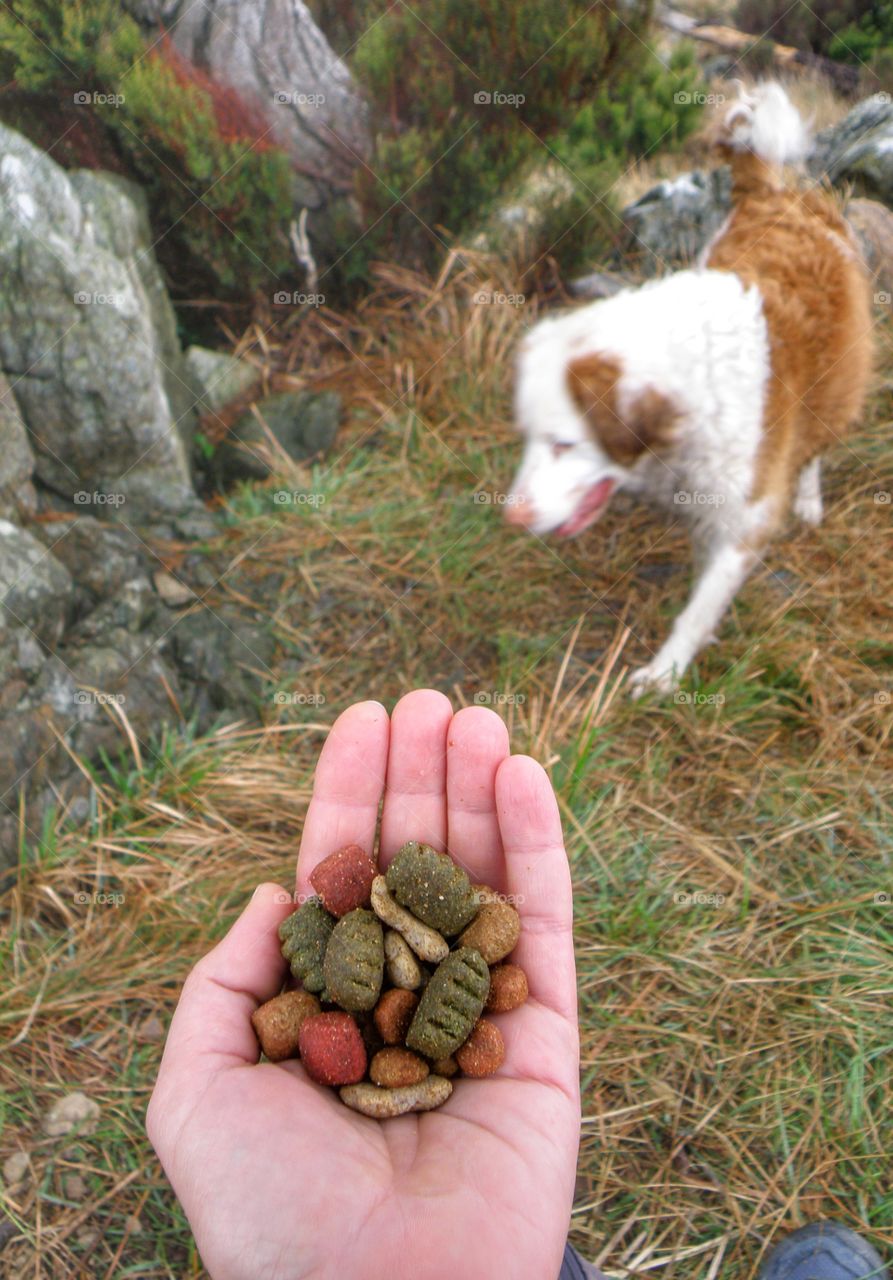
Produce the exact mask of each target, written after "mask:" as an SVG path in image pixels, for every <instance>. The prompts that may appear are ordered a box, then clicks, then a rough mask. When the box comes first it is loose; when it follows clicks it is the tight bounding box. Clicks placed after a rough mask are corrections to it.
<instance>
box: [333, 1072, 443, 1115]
mask: <svg viewBox="0 0 893 1280" xmlns="http://www.w3.org/2000/svg"><path fill="white" fill-rule="evenodd" d="M452 1092H453V1086H452V1084H451V1082H450V1081H449V1080H444V1079H443V1077H442V1076H426V1077H425V1079H424V1080H423V1081H422V1082H421V1083H420V1084H410V1085H405V1086H404V1087H403V1088H402V1089H380V1088H379V1087H378V1085H375V1084H352V1085H350V1086H348V1088H346V1089H341V1090H340V1093H341V1101H342V1102H345V1103H346V1104H347V1105H348V1106H349V1107H351V1108H352V1110H354V1111H360V1112H362V1114H363V1115H364V1116H371V1117H372V1118H373V1120H390V1119H391V1118H392V1117H394V1116H405V1115H406V1113H407V1112H409V1111H433V1110H434V1108H435V1107H439V1106H442V1105H443V1103H444V1102H446V1100H447V1098H448V1097H449V1096H450V1094H451V1093H452Z"/></svg>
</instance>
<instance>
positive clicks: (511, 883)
mask: <svg viewBox="0 0 893 1280" xmlns="http://www.w3.org/2000/svg"><path fill="white" fill-rule="evenodd" d="M496 808H497V811H498V813H499V826H500V830H501V832H502V843H503V848H504V850H505V867H506V888H507V890H508V892H509V893H510V894H511V895H512V896H513V898H514V900H515V904H516V906H517V907H518V910H519V911H520V913H521V938H520V940H519V942H518V945H517V947H516V948H515V952H514V955H513V957H512V958H513V959H514V960H516V961H517V963H518V964H519V965H521V967H522V969H523V970H524V972H525V973H526V974H527V981H528V983H529V984H530V992H531V995H532V996H533V997H534V999H536V1000H539V1001H540V1002H541V1003H542V1004H544V1005H547V1006H548V1007H549V1008H552V1009H555V1010H557V1011H558V1012H559V1013H562V1014H563V1015H564V1016H565V1017H567V1018H571V1019H574V1020H575V1019H576V1016H577V986H576V968H575V965H574V940H573V893H572V888H571V875H570V868H569V866H568V861H567V854H566V853H565V850H564V839H563V837H562V834H561V820H560V818H559V815H558V804H557V801H556V799H555V793H554V792H553V790H552V785H551V783H550V782H549V778H548V776H547V774H546V772H545V770H544V769H543V768H542V767H541V766H540V765H538V764H537V763H536V761H535V760H531V759H530V757H529V756H511V757H510V758H509V759H508V760H505V761H504V762H503V763H502V764H501V765H500V767H499V770H498V772H497V774H496Z"/></svg>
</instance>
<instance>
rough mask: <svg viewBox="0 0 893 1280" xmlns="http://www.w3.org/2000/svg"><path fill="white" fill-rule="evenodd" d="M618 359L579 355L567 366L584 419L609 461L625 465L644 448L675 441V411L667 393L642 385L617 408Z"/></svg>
mask: <svg viewBox="0 0 893 1280" xmlns="http://www.w3.org/2000/svg"><path fill="white" fill-rule="evenodd" d="M620 375H621V366H620V362H619V361H618V360H616V359H615V358H614V357H613V356H606V355H600V354H598V353H597V352H596V353H595V354H592V355H586V356H580V357H579V358H578V359H576V360H572V361H571V363H570V364H569V365H568V369H567V382H568V389H569V391H570V393H571V396H572V397H573V399H574V402H575V404H576V405H577V408H578V409H579V410H580V412H581V413H582V415H583V417H584V418H585V419H586V423H587V425H588V427H589V429H590V431H591V432H592V434H593V435H594V436H595V438H596V439H597V441H598V443H599V444H600V445H601V447H602V448H603V449H604V451H605V453H606V454H607V455H608V457H609V458H611V459H612V461H614V462H617V463H619V464H620V465H621V466H624V467H629V466H632V464H633V463H634V462H635V461H636V460H637V459H638V458H640V457H641V456H642V454H643V453H645V451H646V450H647V451H648V452H650V453H655V452H657V451H658V450H659V449H665V448H666V447H667V446H668V445H670V444H672V441H673V428H674V426H675V424H676V420H677V418H678V417H679V412H678V410H677V408H676V406H675V405H674V404H673V403H672V401H671V400H670V398H669V397H668V396H665V395H664V394H663V393H662V392H660V391H658V390H657V389H656V388H655V387H646V388H645V389H644V390H643V391H641V392H640V393H639V394H638V395H637V396H636V397H635V399H634V400H632V401H631V402H630V403H629V405H628V407H627V408H626V409H625V410H624V412H623V414H621V412H620V409H619V405H618V400H617V384H618V382H619V380H620Z"/></svg>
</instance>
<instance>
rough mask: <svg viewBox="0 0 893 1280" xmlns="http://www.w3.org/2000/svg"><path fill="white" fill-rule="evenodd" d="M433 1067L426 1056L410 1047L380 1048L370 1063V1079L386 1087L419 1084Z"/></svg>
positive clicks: (392, 1087) (393, 1087) (395, 1087)
mask: <svg viewBox="0 0 893 1280" xmlns="http://www.w3.org/2000/svg"><path fill="white" fill-rule="evenodd" d="M430 1070H431V1068H430V1067H429V1066H428V1064H427V1062H426V1061H425V1059H424V1058H420V1057H419V1056H418V1054H416V1053H410V1052H409V1050H408V1049H396V1048H391V1049H380V1050H379V1052H378V1053H377V1054H376V1055H375V1057H374V1058H373V1059H372V1061H371V1062H370V1063H369V1079H370V1080H371V1081H372V1083H373V1084H380V1085H382V1086H383V1087H384V1088H386V1089H400V1088H402V1087H403V1086H404V1085H408V1084H419V1082H420V1081H422V1080H424V1078H425V1076H426V1075H427V1074H428V1072H429V1071H430Z"/></svg>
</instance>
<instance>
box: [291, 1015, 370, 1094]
mask: <svg viewBox="0 0 893 1280" xmlns="http://www.w3.org/2000/svg"><path fill="white" fill-rule="evenodd" d="M299 1047H300V1050H301V1061H302V1062H303V1064H304V1067H305V1069H306V1071H307V1074H308V1076H309V1077H310V1079H311V1080H315V1081H316V1083H317V1084H332V1085H342V1084H356V1083H357V1081H359V1080H362V1078H363V1076H364V1075H365V1074H366V1046H365V1045H364V1044H363V1037H362V1035H361V1034H360V1028H359V1027H358V1026H357V1024H356V1022H355V1021H354V1020H353V1018H352V1017H351V1016H350V1014H349V1013H317V1014H315V1015H314V1016H312V1017H310V1018H306V1019H305V1020H304V1023H303V1025H302V1027H301V1034H300V1038H299Z"/></svg>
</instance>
